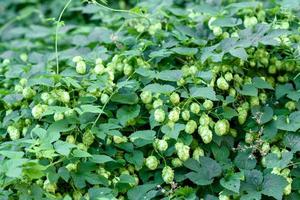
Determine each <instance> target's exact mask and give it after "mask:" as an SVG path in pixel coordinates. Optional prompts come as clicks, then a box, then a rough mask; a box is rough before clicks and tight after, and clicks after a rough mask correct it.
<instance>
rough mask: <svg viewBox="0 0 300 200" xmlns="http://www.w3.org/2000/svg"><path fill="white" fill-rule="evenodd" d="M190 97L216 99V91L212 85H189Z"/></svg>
mask: <svg viewBox="0 0 300 200" xmlns="http://www.w3.org/2000/svg"><path fill="white" fill-rule="evenodd" d="M190 95H191V97H195V98H204V99H210V100H217V98H216V93H215V91H214V89H213V88H212V87H197V86H194V87H191V88H190Z"/></svg>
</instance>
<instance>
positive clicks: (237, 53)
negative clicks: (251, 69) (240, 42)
mask: <svg viewBox="0 0 300 200" xmlns="http://www.w3.org/2000/svg"><path fill="white" fill-rule="evenodd" d="M229 53H230V54H231V55H232V56H234V57H237V58H240V59H241V60H247V58H248V54H247V52H246V50H245V49H244V48H235V49H231V50H229Z"/></svg>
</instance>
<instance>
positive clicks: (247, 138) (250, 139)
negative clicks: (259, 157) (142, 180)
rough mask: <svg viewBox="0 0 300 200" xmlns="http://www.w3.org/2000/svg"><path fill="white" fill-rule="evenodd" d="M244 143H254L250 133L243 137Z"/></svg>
mask: <svg viewBox="0 0 300 200" xmlns="http://www.w3.org/2000/svg"><path fill="white" fill-rule="evenodd" d="M245 142H246V143H247V144H251V143H253V142H254V135H253V134H252V133H246V135H245Z"/></svg>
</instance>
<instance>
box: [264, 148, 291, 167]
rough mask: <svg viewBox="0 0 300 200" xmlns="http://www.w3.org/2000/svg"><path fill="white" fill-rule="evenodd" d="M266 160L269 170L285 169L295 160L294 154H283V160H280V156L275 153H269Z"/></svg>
mask: <svg viewBox="0 0 300 200" xmlns="http://www.w3.org/2000/svg"><path fill="white" fill-rule="evenodd" d="M265 158H266V167H267V168H274V167H278V168H282V169H283V168H285V167H287V166H288V164H290V162H291V161H292V159H293V153H292V152H283V153H282V156H281V158H278V156H277V155H276V154H274V153H269V154H268V155H267V156H265Z"/></svg>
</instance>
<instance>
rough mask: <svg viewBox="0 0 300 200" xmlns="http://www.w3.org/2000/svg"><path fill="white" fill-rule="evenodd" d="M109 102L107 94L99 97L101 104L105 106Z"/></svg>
mask: <svg viewBox="0 0 300 200" xmlns="http://www.w3.org/2000/svg"><path fill="white" fill-rule="evenodd" d="M108 101H109V96H108V94H105V93H102V94H101V97H100V102H101V103H102V104H106V103H107V102H108Z"/></svg>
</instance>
